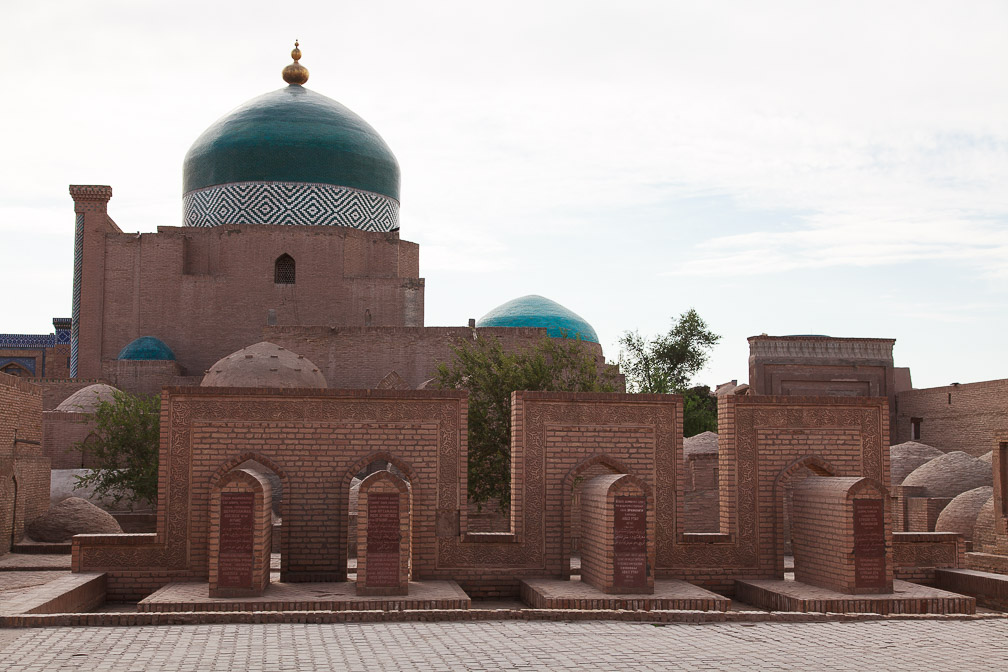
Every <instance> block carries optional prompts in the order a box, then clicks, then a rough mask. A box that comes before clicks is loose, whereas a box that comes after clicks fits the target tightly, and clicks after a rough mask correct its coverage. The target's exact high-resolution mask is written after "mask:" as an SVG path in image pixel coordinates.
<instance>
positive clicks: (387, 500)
mask: <svg viewBox="0 0 1008 672" xmlns="http://www.w3.org/2000/svg"><path fill="white" fill-rule="evenodd" d="M411 506H412V501H411V496H410V487H409V484H408V483H407V482H406V481H404V480H403V479H401V478H399V477H398V476H396V475H395V474H393V473H392V472H390V471H376V472H375V473H373V474H371V475H370V476H368V477H367V478H365V479H364V480H363V481H361V484H360V490H359V491H358V496H357V594H358V595H406V594H408V593H409V570H410V548H411V543H410V534H411Z"/></svg>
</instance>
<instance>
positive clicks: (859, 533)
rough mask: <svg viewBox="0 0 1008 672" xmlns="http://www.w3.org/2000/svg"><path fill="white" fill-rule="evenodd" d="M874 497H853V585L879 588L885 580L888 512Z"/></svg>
mask: <svg viewBox="0 0 1008 672" xmlns="http://www.w3.org/2000/svg"><path fill="white" fill-rule="evenodd" d="M882 506H883V503H882V502H881V501H880V500H874V499H855V500H854V586H855V587H856V588H879V589H881V590H884V589H885V588H886V586H887V582H886V564H885V563H886V560H885V513H884V511H883V509H882Z"/></svg>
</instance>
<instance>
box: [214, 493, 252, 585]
mask: <svg viewBox="0 0 1008 672" xmlns="http://www.w3.org/2000/svg"><path fill="white" fill-rule="evenodd" d="M254 506H255V495H253V494H252V493H251V492H226V493H222V494H221V503H220V551H219V553H218V555H217V585H218V586H219V587H221V588H251V587H252V542H253V536H254V535H253V529H252V525H253V515H254V511H253V507H254Z"/></svg>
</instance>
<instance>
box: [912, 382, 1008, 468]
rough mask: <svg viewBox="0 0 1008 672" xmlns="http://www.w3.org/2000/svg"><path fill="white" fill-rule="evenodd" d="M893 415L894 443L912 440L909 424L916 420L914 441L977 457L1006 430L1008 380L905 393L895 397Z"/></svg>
mask: <svg viewBox="0 0 1008 672" xmlns="http://www.w3.org/2000/svg"><path fill="white" fill-rule="evenodd" d="M896 411H897V412H896V426H895V427H893V435H894V437H895V438H894V440H893V443H902V442H903V441H910V440H911V439H914V438H915V437H913V436H912V435H911V428H912V424H911V421H912V420H913V419H914V418H919V419H920V420H921V423H920V431H921V434H920V437H916V440H918V441H921V442H922V443H926V444H928V445H929V446H934V447H935V448H939V449H941V450H943V451H945V452H951V451H953V450H961V451H963V452H964V453H968V454H970V455H972V456H974V457H979V456H981V455H983V454H984V453H986V452H988V451H989V450H991V449H992V448H993V445H994V443H995V438H996V435H997V434H998V433H999V432H1003V431H1005V430H1006V429H1008V379H1001V380H988V381H984V382H980V383H964V384H962V385H946V386H944V387H930V388H924V389H919V390H907V391H905V392H900V393H899V394H898V395H897V397H896Z"/></svg>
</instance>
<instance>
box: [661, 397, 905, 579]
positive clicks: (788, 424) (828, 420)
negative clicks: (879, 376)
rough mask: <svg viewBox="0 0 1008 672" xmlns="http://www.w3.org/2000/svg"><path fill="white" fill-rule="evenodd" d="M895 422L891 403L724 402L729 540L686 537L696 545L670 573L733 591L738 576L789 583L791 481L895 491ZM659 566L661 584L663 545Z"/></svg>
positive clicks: (721, 467) (722, 458) (721, 466)
mask: <svg viewBox="0 0 1008 672" xmlns="http://www.w3.org/2000/svg"><path fill="white" fill-rule="evenodd" d="M888 418H889V413H888V404H887V402H886V400H885V399H883V398H877V397H774V396H763V395H753V396H726V397H721V398H720V399H719V400H718V471H719V480H720V488H721V495H720V504H721V532H722V534H723V536H722V537H721V538H719V537H718V536H717V535H704V536H703V538H694V537H690V536H689V535H687V538H686V539H685V541H686V542H693V543H687V544H684V547H683V549H682V551H680V552H678V553H677V555H678V556H679V557H680V558H681V559H677V563H676V565H674V566H673V567H670V568H669V574H670V575H672V576H678V577H679V578H686V579H688V580H692V581H697V582H699V583H701V584H703V585H706V586H709V587H711V588H715V589H718V590H724V591H729V592H730V591H732V590H733V580H734V578H783V576H784V554H785V540H786V534H785V528H784V500H785V492H786V491H787V489H788V487H789V483H790V482H791V480H792V476H793V475H795V474H798V473H801V472H802V471H803V470H805V469H810V470H812V471H813V472H814V473H816V474H818V475H832V476H865V477H868V478H872V479H875V480H877V481H879V482H881V483H882V484H883V486H884V487H886V488H888V484H889V450H888V446H889V441H888V438H889V436H888V431H889V423H888ZM754 512H755V513H754ZM660 539H661V537H660V535H659V540H660ZM658 563H659V578H661V576H662V574H661V571H662V570H663V568H664V567H665V563H663V554H662V548H661V546H660V545H659V549H658ZM680 567H683V568H684V569H682V570H680V569H679V568H680ZM701 568H704V569H701Z"/></svg>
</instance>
